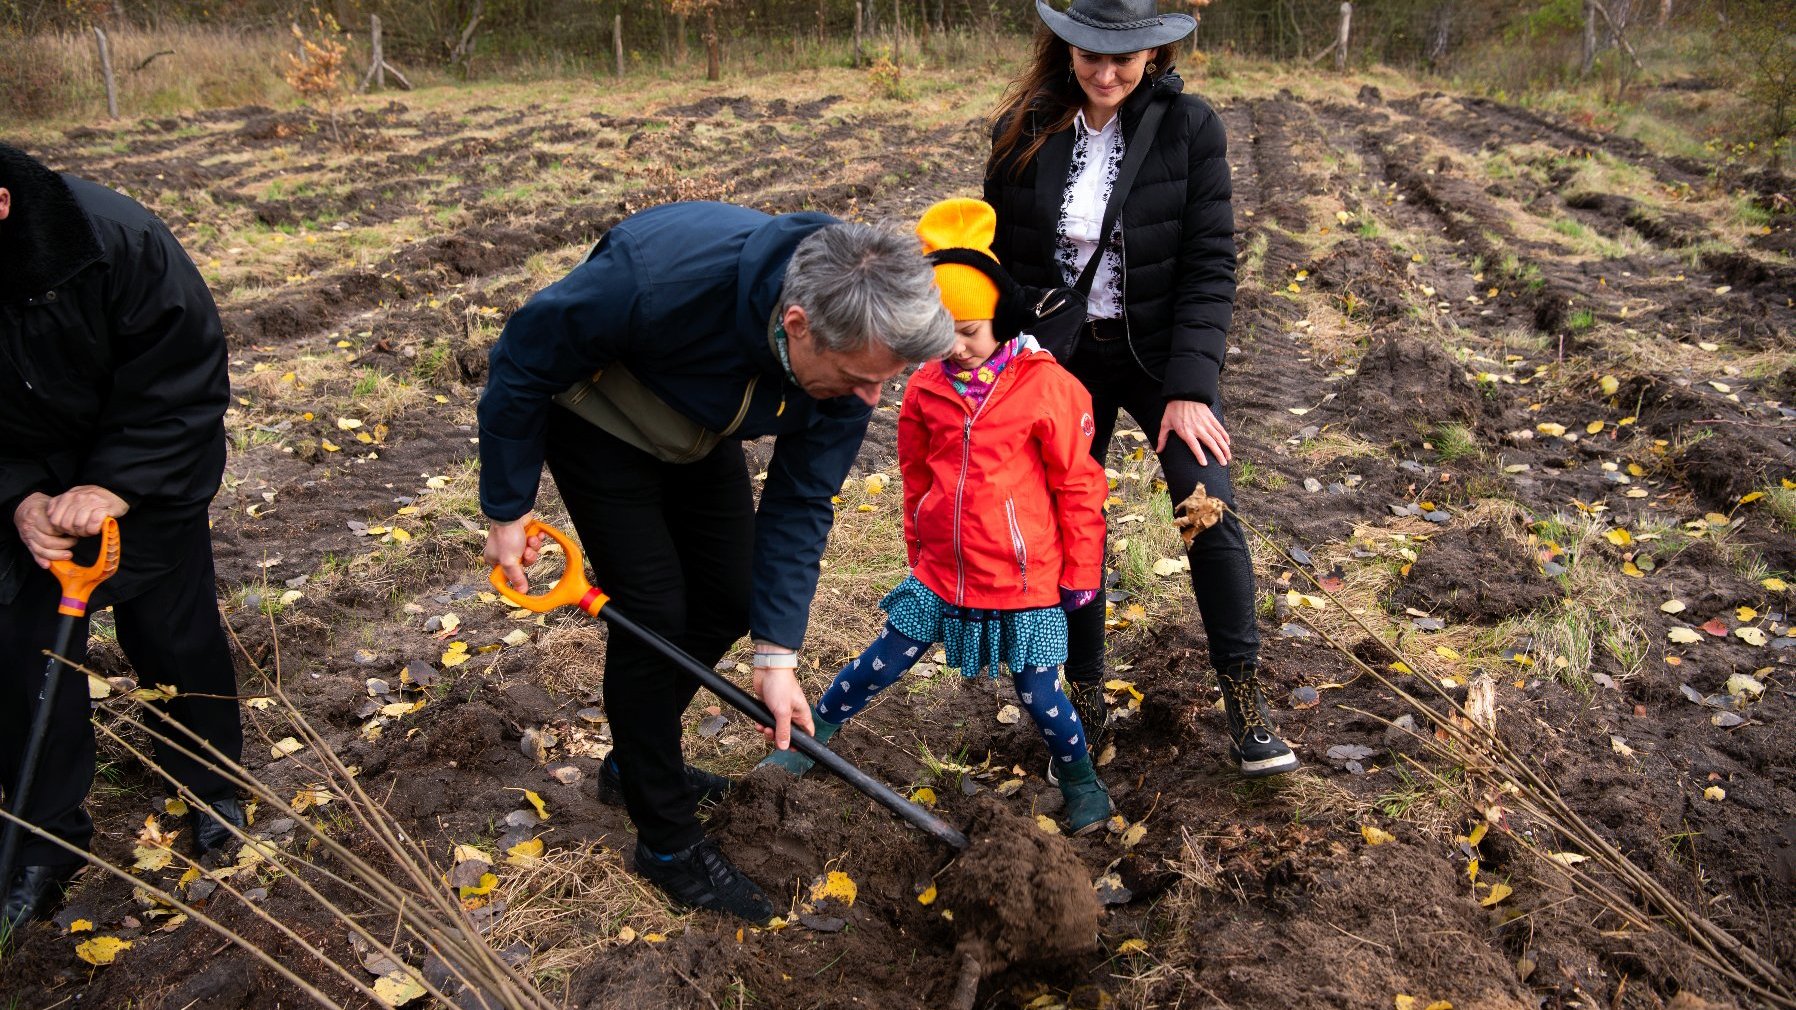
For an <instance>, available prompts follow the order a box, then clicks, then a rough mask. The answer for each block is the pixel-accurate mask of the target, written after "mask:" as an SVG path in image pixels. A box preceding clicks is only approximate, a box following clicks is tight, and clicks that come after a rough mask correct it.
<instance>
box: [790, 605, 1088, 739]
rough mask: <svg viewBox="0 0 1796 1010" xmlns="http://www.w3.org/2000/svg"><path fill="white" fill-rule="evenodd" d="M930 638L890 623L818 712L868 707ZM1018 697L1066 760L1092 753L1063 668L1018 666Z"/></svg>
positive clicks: (846, 714) (843, 716) (835, 717)
mask: <svg viewBox="0 0 1796 1010" xmlns="http://www.w3.org/2000/svg"><path fill="white" fill-rule="evenodd" d="M927 645H928V643H926V642H919V641H917V640H916V639H914V638H910V637H908V636H906V635H905V634H904V633H902V632H900V631H899V630H898V629H897V628H894V627H892V626H891V624H889V623H888V624H887V625H886V626H885V628H884V629H882V630H881V631H880V633H879V637H878V638H875V639H874V640H873V644H872V645H869V646H867V649H866V651H865V652H862V653H861V654H860V656H859V657H858V658H857V659H855V660H854V661H853V662H851V663H849V664H848V665H847V666H845V667H843V668H842V672H840V673H838V674H836V679H835V680H834V681H833V682H832V683H831V684H830V685H829V689H828V690H826V691H824V692H823V695H822V697H820V698H818V699H817V708H816V716H817V718H819V719H822V720H823V721H824V722H833V723H837V724H840V723H844V722H847V721H848V720H849V719H852V718H853V717H854V715H855V713H856V712H859V711H860V710H861V709H863V708H866V707H867V703H868V702H870V701H872V700H873V696H874V695H876V694H878V693H879V692H881V691H883V690H885V689H886V688H888V687H891V686H892V685H893V684H896V683H897V682H898V678H899V677H902V676H904V672H905V671H906V670H909V669H910V668H911V667H912V666H913V665H915V664H916V662H917V660H918V659H921V658H922V656H923V650H924V648H925V647H927ZM1011 679H1012V680H1014V681H1015V682H1016V696H1017V700H1018V701H1021V702H1022V703H1023V708H1024V709H1025V710H1026V711H1028V713H1029V716H1030V718H1032V719H1034V720H1035V727H1036V729H1039V730H1041V738H1042V741H1043V742H1045V743H1046V744H1047V745H1048V751H1049V753H1051V754H1053V755H1054V758H1055V760H1058V761H1060V762H1062V763H1063V764H1072V763H1073V762H1075V761H1082V760H1084V759H1085V758H1086V756H1087V755H1088V754H1089V751H1088V750H1087V749H1086V747H1085V733H1084V729H1083V727H1081V726H1080V725H1079V713H1078V712H1076V711H1074V710H1073V703H1072V701H1071V700H1070V699H1069V698H1067V696H1066V692H1065V691H1064V690H1062V689H1061V687H1060V671H1059V669H1057V668H1056V667H1052V666H1029V667H1024V668H1023V669H1022V670H1017V671H1012V675H1011Z"/></svg>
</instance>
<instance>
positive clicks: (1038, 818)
mask: <svg viewBox="0 0 1796 1010" xmlns="http://www.w3.org/2000/svg"><path fill="white" fill-rule="evenodd" d="M1035 826H1036V827H1038V828H1040V829H1042V830H1043V831H1046V832H1047V833H1048V834H1050V835H1058V834H1059V833H1060V825H1058V824H1055V823H1054V818H1052V817H1049V816H1048V815H1047V814H1036V815H1035Z"/></svg>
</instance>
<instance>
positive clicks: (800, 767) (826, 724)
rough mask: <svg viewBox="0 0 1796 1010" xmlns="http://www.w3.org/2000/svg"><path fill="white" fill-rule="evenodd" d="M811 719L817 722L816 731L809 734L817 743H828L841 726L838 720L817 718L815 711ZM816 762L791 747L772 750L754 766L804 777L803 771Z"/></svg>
mask: <svg viewBox="0 0 1796 1010" xmlns="http://www.w3.org/2000/svg"><path fill="white" fill-rule="evenodd" d="M811 721H813V722H815V723H816V724H817V732H815V733H813V734H811V735H812V736H814V737H816V738H817V742H818V743H829V738H830V737H832V736H835V735H836V730H839V729H841V728H842V724H841V723H839V722H830V721H829V720H827V719H819V718H817V714H816V713H815V712H813V713H811ZM816 763H817V762H815V761H812V760H811V759H810V758H808V757H806V756H805V755H804V754H803V753H801V752H800V751H799V750H798V748H796V747H793V748H790V749H788V750H776V751H774V752H773V753H772V754H769V755H767V756H766V757H764V758H762V759H761V763H760V764H758V765H755V767H756V768H778V769H779V770H780V771H783V772H785V773H786V774H788V775H790V776H792V777H793V778H804V773H805V772H808V771H810V770H811V766H813V765H815V764H816Z"/></svg>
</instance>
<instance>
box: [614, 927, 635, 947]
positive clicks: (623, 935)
mask: <svg viewBox="0 0 1796 1010" xmlns="http://www.w3.org/2000/svg"><path fill="white" fill-rule="evenodd" d="M634 939H636V931H635V930H634V929H631V928H630V927H629V926H625V927H624V928H622V929H620V930H618V931H617V942H618V943H629V942H630V941H631V940H634Z"/></svg>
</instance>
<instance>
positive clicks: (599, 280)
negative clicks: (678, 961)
mask: <svg viewBox="0 0 1796 1010" xmlns="http://www.w3.org/2000/svg"><path fill="white" fill-rule="evenodd" d="M953 343H954V333H953V329H952V323H951V321H950V320H949V317H948V315H947V313H946V311H944V310H943V308H942V303H941V298H940V296H939V295H938V294H937V292H936V288H935V281H934V274H933V270H932V268H931V267H930V264H929V263H928V262H927V261H926V260H925V259H924V258H923V255H922V253H921V251H920V249H919V248H918V245H917V242H916V240H915V239H914V238H912V237H911V236H908V235H899V234H897V233H894V232H887V231H882V230H879V229H876V228H872V227H868V226H866V225H858V224H844V223H842V222H838V221H836V220H834V219H833V218H830V217H828V216H826V215H823V214H815V213H806V214H788V215H783V216H780V217H769V216H767V215H766V214H762V213H760V212H758V211H753V210H747V209H744V208H740V207H732V206H728V205H725V204H716V203H687V204H672V205H668V206H664V207H657V208H654V209H652V210H647V211H644V212H642V213H640V214H637V215H635V216H633V217H631V218H628V219H627V220H625V221H623V222H621V223H620V224H618V225H617V226H616V227H614V228H613V229H611V231H610V232H609V233H608V234H607V235H606V236H605V238H604V239H603V240H602V241H601V242H600V243H599V244H598V246H597V247H596V248H594V250H593V252H592V254H591V255H590V256H589V257H588V258H587V259H586V261H585V262H584V263H582V264H581V265H580V266H578V267H576V268H574V270H573V271H572V272H571V273H569V274H568V275H567V276H566V277H564V278H562V279H561V280H560V281H557V282H556V283H555V284H553V285H551V286H549V287H548V288H547V289H545V290H543V291H541V292H539V293H538V294H537V295H536V296H535V297H533V298H531V299H530V301H529V302H528V303H526V304H525V305H524V307H523V308H521V309H519V310H518V312H517V313H516V314H515V315H513V316H512V317H511V319H510V321H509V322H508V323H507V324H506V327H505V332H504V333H503V334H502V335H501V336H500V338H499V342H498V344H496V345H495V346H494V347H493V351H492V374H491V376H490V378H489V380H488V384H487V389H486V394H485V395H484V396H483V397H482V399H481V402H480V460H481V474H480V499H481V509H482V510H483V511H484V512H485V513H486V515H487V518H488V519H489V520H490V521H491V529H490V532H489V535H488V538H487V547H486V560H487V562H488V563H489V564H494V565H499V566H501V567H502V568H503V569H504V570H505V573H506V576H507V578H508V579H509V580H510V582H511V584H512V585H513V586H514V587H517V588H519V589H523V588H525V586H526V582H525V577H524V572H523V567H524V566H526V565H529V564H531V563H533V562H534V561H535V560H536V557H537V552H538V550H539V548H540V547H541V538H540V536H539V537H533V538H527V537H526V536H525V533H524V528H525V523H526V522H527V521H528V520H529V518H530V510H531V508H532V506H533V504H534V502H535V500H536V493H537V484H538V481H539V479H540V476H541V471H542V466H543V464H544V462H547V463H548V466H549V470H550V472H551V473H552V474H553V475H554V478H555V484H556V487H557V488H558V489H559V490H560V493H561V498H562V501H563V503H564V504H565V505H566V506H567V510H568V514H569V515H570V516H571V517H572V518H573V522H574V526H575V528H576V529H577V530H578V531H579V534H580V540H581V542H582V544H583V545H584V547H585V550H586V553H587V555H588V556H589V557H590V559H591V561H592V567H593V571H594V573H595V574H596V576H597V581H598V584H599V585H601V586H604V587H605V589H606V591H607V592H609V593H611V594H612V597H613V599H614V600H616V602H617V604H618V605H619V606H620V607H622V608H623V609H624V611H625V612H627V613H629V614H631V615H632V616H634V617H635V618H636V619H637V620H638V621H641V622H643V623H645V624H647V625H648V626H650V627H651V628H653V629H654V630H656V631H658V632H660V633H661V634H662V635H664V636H666V637H667V638H669V639H671V640H672V641H673V642H675V643H676V644H678V645H679V646H680V647H681V648H683V649H685V650H686V651H687V652H689V653H691V654H692V655H693V656H695V657H696V658H697V659H698V660H699V661H700V662H703V663H706V664H713V663H715V662H717V660H719V659H720V658H722V656H723V654H724V652H725V651H727V650H728V649H729V648H730V646H731V645H732V644H733V643H734V642H735V641H736V640H737V639H738V638H740V637H741V636H742V635H743V633H744V632H751V633H752V634H753V636H754V643H755V646H754V657H755V658H754V689H755V692H756V693H757V694H758V695H760V697H761V700H762V701H763V702H765V703H766V705H767V707H768V709H770V710H771V711H772V712H773V714H774V716H775V718H776V719H777V721H778V727H777V728H776V729H774V730H770V731H766V732H767V733H768V735H769V737H770V738H771V739H772V740H773V742H774V744H775V746H777V747H779V748H782V749H783V748H785V747H787V746H788V744H789V740H790V726H791V725H792V723H793V722H796V723H797V724H798V725H800V726H801V727H803V728H805V729H807V730H809V729H811V728H812V724H811V717H810V714H809V711H810V709H809V706H808V704H807V703H806V701H805V697H804V691H803V689H802V688H801V687H800V686H799V683H798V678H797V666H798V649H799V647H800V646H801V645H802V644H803V642H804V634H805V625H806V622H807V620H808V617H809V612H810V604H811V597H812V595H813V594H814V593H815V592H816V588H817V570H818V560H819V559H820V558H821V556H822V554H823V548H824V542H825V540H826V539H827V537H828V535H829V529H830V525H831V523H832V521H833V519H834V510H833V507H832V506H831V503H830V497H831V496H832V495H834V494H836V493H837V491H838V490H839V489H840V488H841V485H842V481H843V479H844V478H846V477H847V475H848V470H849V467H850V465H851V464H852V463H853V462H854V458H855V455H856V453H857V452H858V451H859V449H860V444H861V438H862V436H863V435H864V434H865V433H866V429H867V420H868V418H869V417H870V415H871V411H872V408H873V406H874V405H875V404H877V403H878V402H879V394H880V388H881V386H882V385H883V384H884V383H885V382H886V381H887V380H889V379H892V378H894V377H895V376H897V375H898V374H899V373H900V372H902V371H904V369H905V368H906V367H907V366H908V365H909V364H911V363H914V362H918V361H924V360H928V359H931V358H938V357H941V356H942V355H943V354H945V353H946V352H947V351H948V349H949V348H950V347H952V346H953ZM766 435H772V436H776V442H775V444H774V452H773V458H772V460H771V461H770V462H769V463H768V465H767V479H766V483H765V485H764V486H763V487H762V489H761V496H760V507H759V509H758V510H757V508H756V506H755V500H754V493H753V489H752V487H751V485H750V481H749V474H748V467H747V463H746V457H745V456H744V453H743V449H742V441H743V440H746V439H753V438H759V437H762V436H766ZM697 689H698V683H697V681H696V680H695V679H694V678H692V677H691V676H690V675H688V674H686V673H684V672H683V671H681V670H680V669H679V668H678V667H677V666H675V665H674V664H672V663H670V662H668V661H666V660H665V659H663V658H661V657H660V656H659V655H658V654H656V653H655V652H653V651H652V650H650V649H649V648H648V647H646V646H644V645H642V644H641V643H639V642H637V641H634V640H632V639H631V638H629V637H628V636H625V635H613V636H611V637H610V638H609V642H608V645H607V648H606V657H605V681H604V695H605V709H606V714H607V715H608V717H609V719H610V722H611V733H612V740H613V744H614V746H615V748H616V749H615V750H614V751H613V752H612V755H611V758H610V759H609V760H608V761H607V762H606V764H605V767H604V769H603V772H602V774H601V775H600V781H599V788H600V794H601V796H602V797H605V798H621V800H622V802H623V803H624V805H625V807H626V808H627V809H628V811H629V814H630V819H631V821H633V822H634V823H635V825H636V830H637V845H636V852H635V864H636V868H637V872H639V873H641V874H642V875H643V876H644V877H646V878H648V880H649V881H651V882H652V883H654V884H655V885H656V886H658V887H660V888H661V889H662V890H663V891H665V892H666V893H667V894H668V895H670V896H671V897H672V898H674V899H675V900H676V901H678V902H680V903H682V904H685V905H690V906H696V907H702V908H710V909H715V910H718V911H723V912H728V913H730V914H733V915H736V916H740V917H741V918H744V919H748V920H750V921H752V922H765V921H767V920H768V919H769V918H771V917H772V915H773V908H772V906H771V904H770V903H769V902H768V900H767V897H766V895H765V894H763V893H762V891H761V889H760V888H759V887H757V886H756V885H755V884H754V882H752V881H750V880H749V879H747V878H746V877H744V876H743V875H742V874H741V873H740V872H739V871H737V870H736V868H735V867H734V866H732V865H731V864H730V862H729V861H728V860H727V859H725V858H724V856H723V855H722V853H720V852H719V851H718V850H717V848H716V846H715V844H714V843H712V842H710V841H708V840H707V839H706V838H705V834H704V829H703V828H702V827H701V825H700V824H699V820H698V816H697V806H698V803H699V802H700V801H701V800H704V799H715V798H717V797H718V796H719V795H720V794H721V793H722V792H723V791H724V790H726V789H727V788H728V787H729V782H728V781H727V780H725V779H723V778H721V777H720V776H716V775H712V774H709V773H707V772H703V771H700V770H699V769H696V768H692V767H691V766H689V765H686V764H685V763H684V761H683V758H682V755H681V751H680V731H681V716H682V714H683V713H684V711H685V709H686V706H687V704H688V703H689V702H690V701H691V700H692V696H693V694H694V693H695V692H696V691H697Z"/></svg>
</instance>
